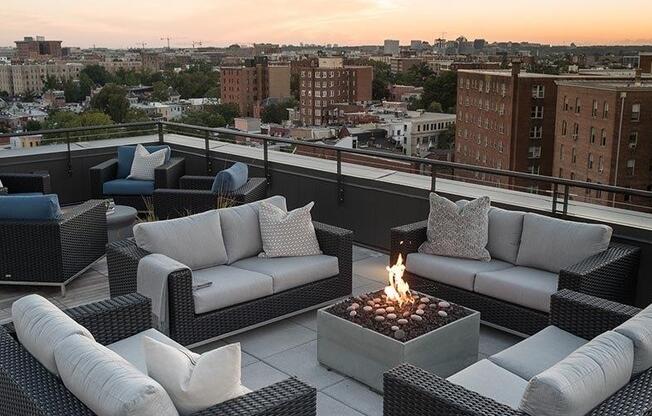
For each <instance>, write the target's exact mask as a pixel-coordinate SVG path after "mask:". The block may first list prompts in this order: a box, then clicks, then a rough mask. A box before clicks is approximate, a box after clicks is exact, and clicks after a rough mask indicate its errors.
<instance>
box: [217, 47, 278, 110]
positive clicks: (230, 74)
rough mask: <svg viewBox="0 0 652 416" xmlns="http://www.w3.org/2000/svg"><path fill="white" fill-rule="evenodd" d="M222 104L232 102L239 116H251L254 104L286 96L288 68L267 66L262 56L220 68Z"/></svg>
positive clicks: (254, 108)
mask: <svg viewBox="0 0 652 416" xmlns="http://www.w3.org/2000/svg"><path fill="white" fill-rule="evenodd" d="M220 72H221V81H220V89H221V97H222V102H223V103H227V104H229V103H231V104H236V105H237V106H238V109H239V110H240V115H241V116H243V117H252V116H254V114H255V113H256V107H258V106H259V105H260V103H261V102H262V101H263V100H265V99H267V98H279V99H282V98H287V97H290V67H289V66H270V65H269V64H268V62H267V59H266V58H255V59H250V60H247V61H246V62H245V65H242V66H234V67H222V68H220Z"/></svg>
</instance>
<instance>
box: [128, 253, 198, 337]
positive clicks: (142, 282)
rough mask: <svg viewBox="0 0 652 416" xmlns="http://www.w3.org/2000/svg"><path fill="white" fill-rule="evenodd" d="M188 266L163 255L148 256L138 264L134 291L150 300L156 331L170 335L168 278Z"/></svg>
mask: <svg viewBox="0 0 652 416" xmlns="http://www.w3.org/2000/svg"><path fill="white" fill-rule="evenodd" d="M184 269H188V270H189V268H188V266H186V265H184V264H182V263H179V262H178V261H176V260H174V259H171V258H169V257H168V256H165V255H163V254H150V255H147V256H145V257H143V258H142V259H140V261H139V262H138V274H137V277H136V290H137V291H138V293H140V294H141V295H143V296H147V297H148V298H150V299H151V300H152V315H153V322H154V326H155V327H156V329H158V330H159V331H160V332H162V333H164V334H169V333H170V322H169V319H168V276H169V275H170V273H172V272H176V271H178V270H184Z"/></svg>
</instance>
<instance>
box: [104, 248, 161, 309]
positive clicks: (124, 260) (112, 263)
mask: <svg viewBox="0 0 652 416" xmlns="http://www.w3.org/2000/svg"><path fill="white" fill-rule="evenodd" d="M148 254H150V253H149V252H148V251H146V250H143V249H142V248H140V247H138V246H137V245H136V242H135V241H134V240H132V239H129V240H121V241H115V242H113V243H110V244H108V245H107V246H106V263H107V266H108V269H109V291H110V293H111V297H112V298H113V297H116V296H121V295H127V294H129V293H136V276H137V273H138V262H139V261H140V259H142V258H143V257H145V256H147V255H148Z"/></svg>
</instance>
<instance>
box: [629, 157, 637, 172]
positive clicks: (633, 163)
mask: <svg viewBox="0 0 652 416" xmlns="http://www.w3.org/2000/svg"><path fill="white" fill-rule="evenodd" d="M635 167H636V160H634V159H629V160H628V161H627V176H634V168H635Z"/></svg>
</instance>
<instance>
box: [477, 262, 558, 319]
mask: <svg viewBox="0 0 652 416" xmlns="http://www.w3.org/2000/svg"><path fill="white" fill-rule="evenodd" d="M558 284H559V276H557V275H556V274H555V273H550V272H547V271H544V270H539V269H532V268H529V267H512V268H511V269H506V270H499V271H496V272H482V273H478V274H477V275H476V276H475V285H474V287H473V290H474V291H475V292H477V293H480V294H483V295H487V296H491V297H493V298H496V299H500V300H504V301H507V302H511V303H514V304H516V305H521V306H525V307H526V308H530V309H536V310H538V311H542V312H550V296H552V294H553V293H555V292H557V288H558Z"/></svg>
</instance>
